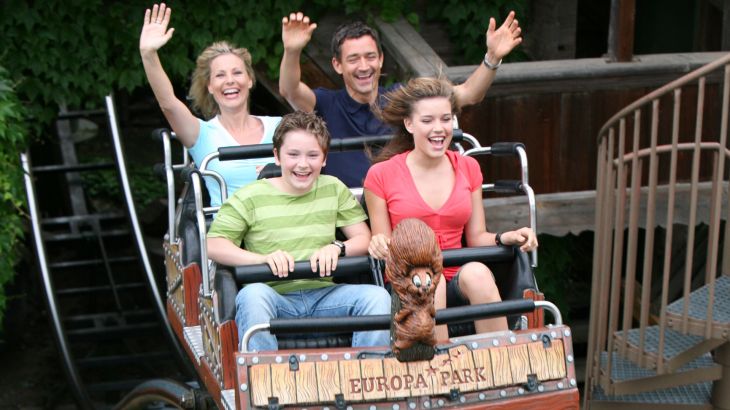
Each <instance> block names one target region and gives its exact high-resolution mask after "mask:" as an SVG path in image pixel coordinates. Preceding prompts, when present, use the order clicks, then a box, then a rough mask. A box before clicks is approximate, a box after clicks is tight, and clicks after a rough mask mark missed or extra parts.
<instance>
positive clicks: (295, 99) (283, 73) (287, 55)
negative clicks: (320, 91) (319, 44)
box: [279, 12, 317, 112]
mask: <svg viewBox="0 0 730 410" xmlns="http://www.w3.org/2000/svg"><path fill="white" fill-rule="evenodd" d="M316 28H317V24H316V23H310V21H309V17H307V16H305V15H304V14H303V13H301V12H296V13H291V14H290V15H289V17H286V16H285V17H284V18H283V19H282V20H281V40H282V42H283V43H284V55H283V56H282V58H281V67H280V72H279V94H281V96H282V97H284V98H286V100H287V101H289V104H291V105H292V107H294V109H297V110H301V111H306V112H312V111H314V104H315V103H316V101H317V99H316V97H315V95H314V92H313V91H312V89H311V88H309V86H307V85H306V84H304V83H303V82H302V70H301V66H300V63H299V60H300V58H301V55H302V50H303V49H304V47H305V46H306V45H307V43H309V40H310V39H311V38H312V32H313V31H314V29H316Z"/></svg>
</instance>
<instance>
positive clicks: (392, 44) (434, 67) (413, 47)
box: [376, 18, 446, 77]
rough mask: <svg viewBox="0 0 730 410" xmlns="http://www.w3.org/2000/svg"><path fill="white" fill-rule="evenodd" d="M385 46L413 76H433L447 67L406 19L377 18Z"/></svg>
mask: <svg viewBox="0 0 730 410" xmlns="http://www.w3.org/2000/svg"><path fill="white" fill-rule="evenodd" d="M376 24H377V26H378V29H379V30H380V33H381V36H382V40H383V46H384V47H385V48H386V50H387V51H388V53H389V55H390V56H391V57H392V58H394V59H395V61H396V62H397V63H398V65H400V66H401V67H403V68H404V69H405V70H407V71H409V72H411V73H412V76H413V77H432V76H435V75H437V74H438V73H439V72H440V71H441V70H443V69H445V68H446V64H445V63H444V62H443V60H442V59H441V57H440V56H439V55H438V54H436V52H435V51H433V49H432V48H431V46H430V45H429V44H428V43H426V41H425V40H424V39H423V37H421V35H420V34H418V33H417V32H416V30H415V29H414V28H413V27H412V26H411V25H410V24H409V23H408V22H407V21H405V20H404V19H402V18H401V19H399V20H398V21H396V22H393V23H386V22H384V21H382V20H379V19H378V20H376Z"/></svg>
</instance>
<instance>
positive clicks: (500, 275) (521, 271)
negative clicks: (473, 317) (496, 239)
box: [447, 247, 537, 337]
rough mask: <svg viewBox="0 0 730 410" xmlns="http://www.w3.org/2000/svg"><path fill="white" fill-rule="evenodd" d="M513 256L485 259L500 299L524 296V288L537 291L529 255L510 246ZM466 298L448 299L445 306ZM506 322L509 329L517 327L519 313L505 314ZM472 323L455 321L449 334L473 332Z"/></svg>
mask: <svg viewBox="0 0 730 410" xmlns="http://www.w3.org/2000/svg"><path fill="white" fill-rule="evenodd" d="M512 252H513V254H514V257H513V258H512V259H511V260H503V261H486V265H487V266H488V267H489V269H490V270H491V271H492V273H493V274H494V280H495V282H496V283H497V288H498V289H499V294H500V296H501V297H502V300H518V299H523V298H524V292H525V291H526V290H534V291H537V283H536V282H535V275H534V273H533V270H532V266H531V265H530V258H529V255H528V254H526V253H524V252H520V250H519V248H517V247H512ZM468 304H469V301H468V300H465V299H464V300H448V301H447V307H458V306H465V305H468ZM507 324H508V326H509V328H510V329H512V330H515V329H519V328H520V326H521V315H512V316H507ZM474 333H475V329H474V323H473V322H468V323H456V324H450V325H449V336H450V337H456V336H465V335H470V334H474Z"/></svg>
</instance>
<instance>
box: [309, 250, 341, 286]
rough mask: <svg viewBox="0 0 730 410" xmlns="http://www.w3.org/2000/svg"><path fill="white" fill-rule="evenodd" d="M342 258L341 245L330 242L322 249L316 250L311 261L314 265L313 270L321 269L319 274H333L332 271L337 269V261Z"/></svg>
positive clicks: (322, 275) (323, 275)
mask: <svg viewBox="0 0 730 410" xmlns="http://www.w3.org/2000/svg"><path fill="white" fill-rule="evenodd" d="M339 258H340V247H339V246H337V245H334V244H328V245H325V246H323V247H322V249H320V250H318V251H317V252H314V254H313V255H312V257H311V258H309V263H310V265H311V266H312V272H317V269H319V276H320V277H322V278H323V277H325V276H330V275H332V272H333V271H334V270H335V269H337V261H338V260H339Z"/></svg>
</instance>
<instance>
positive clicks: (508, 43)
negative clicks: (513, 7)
mask: <svg viewBox="0 0 730 410" xmlns="http://www.w3.org/2000/svg"><path fill="white" fill-rule="evenodd" d="M495 26H496V22H495V20H494V18H491V19H489V28H488V29H487V50H489V51H490V52H491V53H493V54H494V56H495V57H496V58H497V59H501V58H503V57H504V56H506V55H507V54H509V53H510V51H512V49H514V48H515V47H517V45H519V44H520V43H521V42H522V37H521V34H522V29H521V28H520V24H519V22H518V21H517V19H515V12H514V11H511V12H510V13H509V15H508V16H507V18H506V19H505V20H504V23H502V25H501V26H500V27H499V29H497V30H495Z"/></svg>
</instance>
